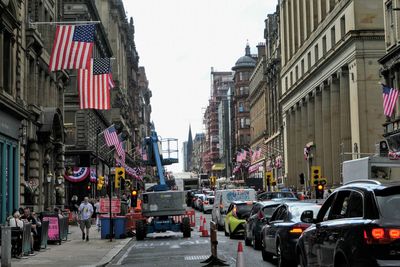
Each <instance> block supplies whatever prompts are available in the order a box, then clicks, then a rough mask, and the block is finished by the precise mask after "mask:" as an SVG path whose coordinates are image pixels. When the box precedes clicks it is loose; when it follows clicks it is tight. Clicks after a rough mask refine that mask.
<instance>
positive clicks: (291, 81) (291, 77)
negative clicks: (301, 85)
mask: <svg viewBox="0 0 400 267" xmlns="http://www.w3.org/2000/svg"><path fill="white" fill-rule="evenodd" d="M292 85H293V72H292V71H291V72H290V86H292Z"/></svg>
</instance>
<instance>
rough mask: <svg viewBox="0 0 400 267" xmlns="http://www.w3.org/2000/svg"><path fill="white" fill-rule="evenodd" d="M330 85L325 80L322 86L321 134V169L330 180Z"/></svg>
mask: <svg viewBox="0 0 400 267" xmlns="http://www.w3.org/2000/svg"><path fill="white" fill-rule="evenodd" d="M330 98H331V97H330V86H329V84H328V82H327V81H325V82H324V84H323V88H322V120H323V124H322V135H323V144H324V147H323V151H324V164H323V168H322V170H321V172H322V175H323V176H324V177H326V178H327V179H328V181H330V180H331V179H332V142H331V105H330Z"/></svg>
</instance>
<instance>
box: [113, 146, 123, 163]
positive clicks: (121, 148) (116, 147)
mask: <svg viewBox="0 0 400 267" xmlns="http://www.w3.org/2000/svg"><path fill="white" fill-rule="evenodd" d="M115 150H116V151H117V154H118V156H119V157H120V158H121V159H123V161H124V162H125V149H124V148H123V147H122V143H118V144H116V145H115Z"/></svg>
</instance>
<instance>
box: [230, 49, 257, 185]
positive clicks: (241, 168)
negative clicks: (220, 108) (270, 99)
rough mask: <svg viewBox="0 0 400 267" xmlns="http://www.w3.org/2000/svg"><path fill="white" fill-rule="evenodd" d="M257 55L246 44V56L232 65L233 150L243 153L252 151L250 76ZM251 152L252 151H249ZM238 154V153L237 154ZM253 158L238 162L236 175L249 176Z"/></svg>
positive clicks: (243, 177) (242, 177)
mask: <svg viewBox="0 0 400 267" xmlns="http://www.w3.org/2000/svg"><path fill="white" fill-rule="evenodd" d="M256 58H257V57H256V56H252V55H251V53H250V46H249V44H247V45H246V48H245V54H244V56H242V57H240V58H239V59H238V60H237V61H236V63H235V66H233V67H232V70H233V71H234V76H233V81H234V86H233V87H232V88H234V90H233V99H232V100H233V101H232V102H233V103H232V106H233V110H232V114H233V115H232V117H233V120H232V121H233V133H234V141H233V151H235V153H241V152H242V151H243V150H246V151H248V152H250V151H251V150H250V133H251V131H250V104H249V101H248V97H249V83H250V76H251V74H252V72H253V70H254V68H255V66H256V64H257V61H256ZM249 154H250V153H249ZM235 155H236V154H235ZM250 161H251V159H250V158H249V157H248V158H247V159H244V160H242V162H241V163H236V166H235V177H238V176H240V178H241V179H245V178H247V177H248V173H247V172H248V167H249V162H250Z"/></svg>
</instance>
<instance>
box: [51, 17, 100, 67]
mask: <svg viewBox="0 0 400 267" xmlns="http://www.w3.org/2000/svg"><path fill="white" fill-rule="evenodd" d="M95 28H96V25H95V24H87V25H79V26H78V25H57V28H56V36H55V39H54V42H53V48H52V51H51V56H50V64H49V69H50V71H56V70H67V69H86V68H88V66H89V63H90V59H91V58H92V50H93V43H94V34H95Z"/></svg>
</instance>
